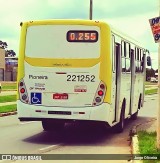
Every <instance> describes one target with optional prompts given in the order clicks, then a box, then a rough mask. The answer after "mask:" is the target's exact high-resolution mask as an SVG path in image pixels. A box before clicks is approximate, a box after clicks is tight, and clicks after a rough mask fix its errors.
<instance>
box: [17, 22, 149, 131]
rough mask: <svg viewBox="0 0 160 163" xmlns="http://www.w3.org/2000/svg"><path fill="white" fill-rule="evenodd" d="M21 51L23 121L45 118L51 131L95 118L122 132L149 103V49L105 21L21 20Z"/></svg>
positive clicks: (45, 125)
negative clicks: (146, 91) (146, 87)
mask: <svg viewBox="0 0 160 163" xmlns="http://www.w3.org/2000/svg"><path fill="white" fill-rule="evenodd" d="M19 52H20V53H19V61H18V96H17V110H18V118H19V119H20V121H42V126H43V128H44V130H45V131H51V130H57V129H62V128H63V127H64V125H65V123H66V122H75V121H80V122H88V121H89V122H91V121H93V122H97V123H102V124H104V125H106V126H110V127H112V126H115V125H116V130H117V131H118V132H122V131H123V128H124V120H125V119H126V118H129V117H132V118H133V119H136V117H137V114H138V111H139V109H140V108H141V106H142V105H143V99H144V81H145V69H146V55H147V54H148V51H147V50H146V49H145V48H143V47H142V46H141V45H140V44H139V43H138V42H136V41H134V40H133V39H131V38H129V37H128V36H125V35H124V34H122V33H119V32H117V31H116V30H114V29H113V28H112V27H111V26H110V25H108V24H107V23H105V22H99V21H93V20H44V21H30V22H24V23H21V38H20V51H19ZM149 64H150V58H148V65H149Z"/></svg>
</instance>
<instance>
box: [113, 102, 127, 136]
mask: <svg viewBox="0 0 160 163" xmlns="http://www.w3.org/2000/svg"><path fill="white" fill-rule="evenodd" d="M124 122H125V103H123V104H122V109H121V116H120V121H119V123H118V124H117V125H116V126H115V131H116V132H117V133H121V132H123V129H124Z"/></svg>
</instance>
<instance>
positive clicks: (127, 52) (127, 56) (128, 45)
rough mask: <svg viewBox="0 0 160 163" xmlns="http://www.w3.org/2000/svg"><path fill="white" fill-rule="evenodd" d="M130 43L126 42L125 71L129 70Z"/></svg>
mask: <svg viewBox="0 0 160 163" xmlns="http://www.w3.org/2000/svg"><path fill="white" fill-rule="evenodd" d="M130 62H131V60H130V44H129V43H126V72H131V63H130Z"/></svg>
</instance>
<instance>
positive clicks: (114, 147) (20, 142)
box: [0, 95, 158, 154]
mask: <svg viewBox="0 0 160 163" xmlns="http://www.w3.org/2000/svg"><path fill="white" fill-rule="evenodd" d="M157 97H158V96H157V95H153V96H147V97H146V98H145V105H144V107H143V109H142V110H140V112H139V118H138V119H137V120H136V121H132V120H127V121H126V127H125V130H124V132H123V133H120V134H116V133H114V132H112V130H108V131H106V132H103V131H102V130H101V128H100V127H99V126H96V127H95V126H94V127H93V126H86V125H85V126H82V125H79V124H76V125H67V126H66V127H65V129H64V131H63V132H62V133H54V132H53V133H47V132H44V131H43V129H42V127H41V123H40V122H29V123H28V122H23V123H21V122H19V121H18V119H17V115H13V116H8V117H1V118H0V154H29V153H37V154H38V153H44V152H48V153H49V154H51V153H54V154H103V153H104V154H106V153H107V154H112V153H113V154H115V153H117V154H130V153H131V149H130V141H129V131H130V129H131V128H132V126H134V125H136V124H140V123H144V122H146V121H148V120H151V119H153V118H154V117H156V108H157V101H158V98H157Z"/></svg>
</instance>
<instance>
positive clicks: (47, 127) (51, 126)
mask: <svg viewBox="0 0 160 163" xmlns="http://www.w3.org/2000/svg"><path fill="white" fill-rule="evenodd" d="M42 127H43V129H44V131H61V130H63V128H64V123H63V122H55V121H51V120H43V121H42Z"/></svg>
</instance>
